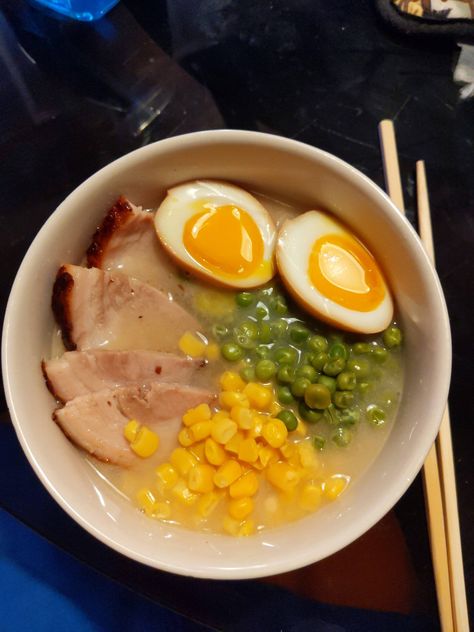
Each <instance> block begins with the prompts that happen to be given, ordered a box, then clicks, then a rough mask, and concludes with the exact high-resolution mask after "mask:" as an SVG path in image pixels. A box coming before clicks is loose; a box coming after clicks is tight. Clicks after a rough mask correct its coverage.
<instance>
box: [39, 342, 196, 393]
mask: <svg viewBox="0 0 474 632" xmlns="http://www.w3.org/2000/svg"><path fill="white" fill-rule="evenodd" d="M203 366H204V362H203V361H202V360H200V359H191V358H185V357H183V356H177V355H174V354H172V353H160V352H158V351H145V350H140V351H106V350H100V349H91V350H89V351H67V352H66V353H65V354H63V355H62V356H61V357H60V358H54V359H52V360H45V361H43V363H42V369H43V374H44V376H45V379H46V383H47V385H48V388H49V390H50V391H51V393H52V394H53V395H54V396H55V397H56V398H57V399H59V400H60V401H62V402H68V401H69V400H71V399H74V397H79V396H81V395H87V394H88V393H94V392H96V391H102V390H104V389H106V388H116V387H118V386H126V385H129V384H144V383H147V382H152V381H156V382H176V383H181V384H184V383H189V382H190V381H191V380H192V378H193V376H194V375H195V373H196V371H197V370H199V369H200V368H201V367H203Z"/></svg>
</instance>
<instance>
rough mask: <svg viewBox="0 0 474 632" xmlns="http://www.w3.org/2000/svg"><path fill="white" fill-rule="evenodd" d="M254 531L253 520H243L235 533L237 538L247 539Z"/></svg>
mask: <svg viewBox="0 0 474 632" xmlns="http://www.w3.org/2000/svg"><path fill="white" fill-rule="evenodd" d="M254 531H255V524H254V522H253V520H244V521H243V522H242V524H241V525H240V527H239V529H238V531H237V535H238V536H239V537H247V536H249V535H252V533H253V532H254Z"/></svg>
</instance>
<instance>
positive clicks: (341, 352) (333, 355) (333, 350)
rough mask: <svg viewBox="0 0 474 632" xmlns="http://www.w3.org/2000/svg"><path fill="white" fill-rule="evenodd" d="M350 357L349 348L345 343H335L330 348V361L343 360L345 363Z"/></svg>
mask: <svg viewBox="0 0 474 632" xmlns="http://www.w3.org/2000/svg"><path fill="white" fill-rule="evenodd" d="M348 355H349V354H348V351H347V347H346V345H345V344H344V343H343V342H333V344H332V345H331V346H330V347H329V351H328V356H329V359H330V360H337V359H338V358H342V359H343V360H344V361H345V360H347V356H348Z"/></svg>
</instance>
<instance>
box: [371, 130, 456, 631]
mask: <svg viewBox="0 0 474 632" xmlns="http://www.w3.org/2000/svg"><path fill="white" fill-rule="evenodd" d="M379 136H380V144H381V149H382V156H383V164H384V172H385V181H386V184H387V190H388V194H389V195H390V197H391V198H392V201H393V202H394V203H395V205H396V206H397V208H398V209H399V210H400V212H401V213H402V214H403V215H404V214H405V206H404V203H403V193H402V185H401V179H400V169H399V166H398V153H397V145H396V140H395V130H394V127H393V123H392V121H390V120H384V121H382V122H381V123H380V124H379ZM423 482H424V490H425V504H426V508H427V518H428V530H429V534H430V545H431V556H432V559H433V570H434V576H435V584H436V593H437V596H438V612H439V618H440V623H441V629H442V631H443V632H452V631H454V630H455V627H454V615H453V602H452V596H451V584H450V581H449V577H450V573H449V564H448V549H447V539H446V529H445V520H444V509H443V507H444V505H443V496H442V488H441V476H440V469H439V466H438V456H437V453H436V447H435V445H433V446H432V447H431V449H430V451H429V453H428V456H427V458H426V460H425V463H424V465H423Z"/></svg>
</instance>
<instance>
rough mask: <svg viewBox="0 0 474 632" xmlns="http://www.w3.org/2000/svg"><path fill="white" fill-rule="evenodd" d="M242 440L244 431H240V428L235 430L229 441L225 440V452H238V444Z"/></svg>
mask: <svg viewBox="0 0 474 632" xmlns="http://www.w3.org/2000/svg"><path fill="white" fill-rule="evenodd" d="M243 440H244V433H243V432H241V431H240V430H237V432H236V433H235V435H234V436H233V437H232V439H229V441H227V443H226V444H225V446H224V447H225V449H226V450H227V452H232V453H233V454H238V453H239V448H240V444H241V443H242V441H243Z"/></svg>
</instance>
